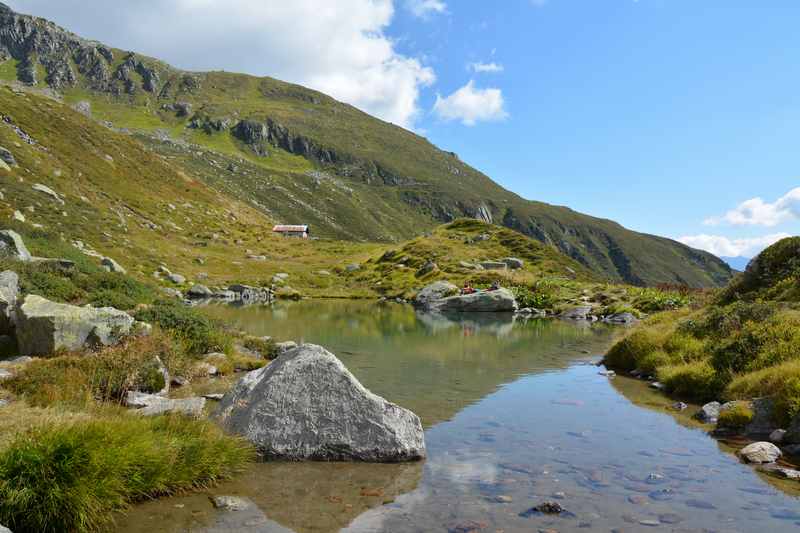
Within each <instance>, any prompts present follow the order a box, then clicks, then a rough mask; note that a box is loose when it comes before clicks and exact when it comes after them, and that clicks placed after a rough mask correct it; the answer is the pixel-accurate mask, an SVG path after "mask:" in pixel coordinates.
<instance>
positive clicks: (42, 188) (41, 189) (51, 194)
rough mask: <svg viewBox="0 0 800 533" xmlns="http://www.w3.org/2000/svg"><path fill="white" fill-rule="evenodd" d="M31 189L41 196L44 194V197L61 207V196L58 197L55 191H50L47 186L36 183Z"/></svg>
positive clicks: (62, 201) (62, 200)
mask: <svg viewBox="0 0 800 533" xmlns="http://www.w3.org/2000/svg"><path fill="white" fill-rule="evenodd" d="M32 189H33V190H34V191H36V192H40V193H42V194H45V195H47V196H49V197H50V198H51V199H53V200H55V201H56V202H58V203H60V204H61V205H64V199H63V198H61V196H59V194H58V193H57V192H56V191H54V190H53V189H51V188H50V187H48V186H47V185H42V184H41V183H36V184H34V185H33V187H32Z"/></svg>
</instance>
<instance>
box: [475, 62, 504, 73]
mask: <svg viewBox="0 0 800 533" xmlns="http://www.w3.org/2000/svg"><path fill="white" fill-rule="evenodd" d="M469 68H470V69H472V70H473V71H475V72H503V70H504V67H503V65H501V64H499V63H495V62H494V61H492V62H491V63H483V62H480V61H478V62H477V63H470V65H469Z"/></svg>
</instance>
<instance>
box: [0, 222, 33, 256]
mask: <svg viewBox="0 0 800 533" xmlns="http://www.w3.org/2000/svg"><path fill="white" fill-rule="evenodd" d="M0 257H10V258H12V259H16V260H18V261H30V260H31V259H32V256H31V253H30V252H29V251H28V248H27V247H26V246H25V242H23V240H22V237H21V236H20V234H19V233H17V232H16V231H14V230H10V229H4V230H2V231H0Z"/></svg>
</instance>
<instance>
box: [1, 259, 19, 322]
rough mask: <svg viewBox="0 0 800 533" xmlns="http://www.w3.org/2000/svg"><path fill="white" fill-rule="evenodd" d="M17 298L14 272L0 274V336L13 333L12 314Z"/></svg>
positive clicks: (17, 283)
mask: <svg viewBox="0 0 800 533" xmlns="http://www.w3.org/2000/svg"><path fill="white" fill-rule="evenodd" d="M18 296H19V276H17V273H16V272H12V271H11V270H6V271H4V272H0V335H10V334H11V333H13V331H14V314H15V312H16V306H17V297H18Z"/></svg>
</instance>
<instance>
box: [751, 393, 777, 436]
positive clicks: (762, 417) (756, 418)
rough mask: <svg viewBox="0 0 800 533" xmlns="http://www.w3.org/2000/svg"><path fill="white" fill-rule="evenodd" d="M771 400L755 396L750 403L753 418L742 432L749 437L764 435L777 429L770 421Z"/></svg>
mask: <svg viewBox="0 0 800 533" xmlns="http://www.w3.org/2000/svg"><path fill="white" fill-rule="evenodd" d="M772 406H773V401H772V400H771V399H770V398H756V399H754V400H753V401H752V402H751V403H750V408H751V409H752V410H753V419H752V420H751V421H750V423H749V424H747V427H745V429H744V432H745V434H747V435H748V436H750V437H766V436H767V435H770V434H771V433H772V432H773V431H775V430H776V429H777V426H776V425H775V423H774V422H773V421H772Z"/></svg>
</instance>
